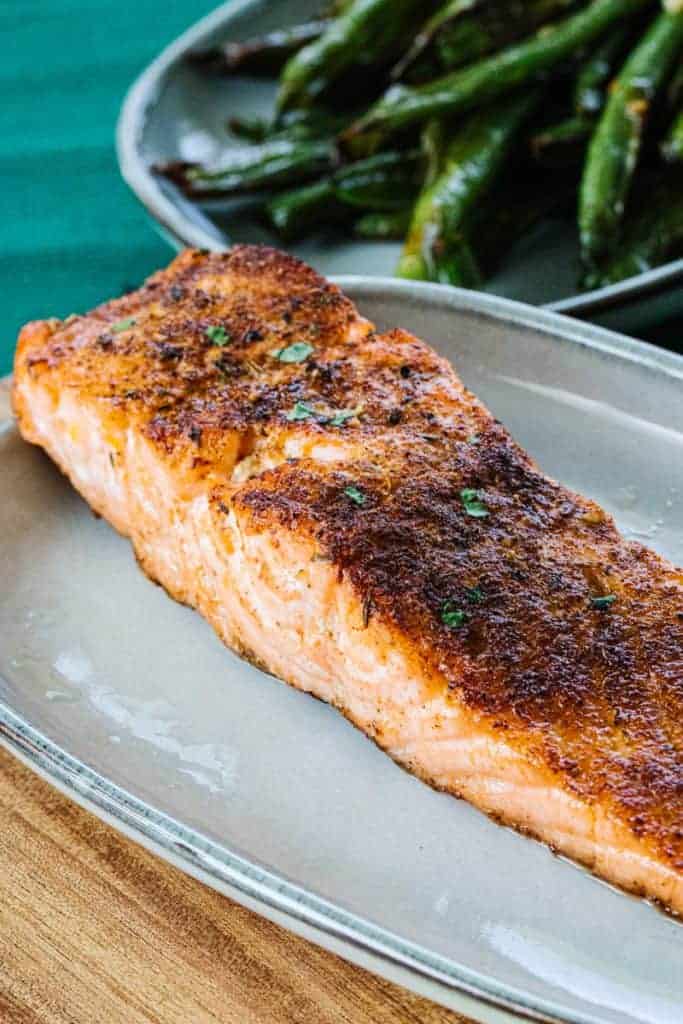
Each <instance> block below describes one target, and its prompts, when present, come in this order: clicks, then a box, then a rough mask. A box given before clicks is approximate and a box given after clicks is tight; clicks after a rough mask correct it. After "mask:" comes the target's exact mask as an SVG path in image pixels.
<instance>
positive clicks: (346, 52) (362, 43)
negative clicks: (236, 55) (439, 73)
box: [277, 0, 425, 113]
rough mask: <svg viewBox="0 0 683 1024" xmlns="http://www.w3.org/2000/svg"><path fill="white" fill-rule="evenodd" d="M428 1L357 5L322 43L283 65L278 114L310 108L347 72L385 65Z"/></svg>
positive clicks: (377, 0)
mask: <svg viewBox="0 0 683 1024" xmlns="http://www.w3.org/2000/svg"><path fill="white" fill-rule="evenodd" d="M424 6H425V5H424V0H354V2H353V3H352V4H350V6H349V7H348V8H346V9H345V10H344V12H343V13H342V14H341V15H340V16H339V17H338V18H335V19H334V21H332V23H331V24H330V26H329V28H328V29H327V31H325V32H323V34H322V35H321V36H320V38H319V39H316V40H315V41H314V42H312V43H310V44H309V45H308V46H305V47H304V48H303V49H302V50H299V52H298V53H296V54H295V55H294V56H293V57H292V58H291V59H290V60H289V61H288V62H287V64H286V65H285V68H284V71H283V73H282V76H281V79H280V90H279V93H278V99H277V109H278V111H279V112H280V113H282V112H283V111H285V110H289V109H290V108H291V107H300V106H307V105H309V104H310V103H311V102H312V101H313V100H314V99H315V98H316V97H317V96H319V95H320V94H321V93H323V92H324V91H325V90H326V89H328V88H329V87H330V86H331V85H332V83H333V82H334V81H336V79H337V78H338V77H339V76H340V75H341V74H342V73H343V72H344V71H346V70H347V69H348V68H350V67H352V66H354V65H356V64H362V65H363V66H368V65H372V64H376V63H377V62H381V61H383V60H385V59H386V58H387V56H389V55H391V54H392V53H393V51H394V50H395V47H396V44H397V43H398V41H399V40H400V39H401V38H402V37H403V36H405V35H406V33H408V32H409V30H410V29H411V28H412V26H413V25H414V24H415V23H416V19H418V18H419V17H420V14H421V12H422V11H423V10H424Z"/></svg>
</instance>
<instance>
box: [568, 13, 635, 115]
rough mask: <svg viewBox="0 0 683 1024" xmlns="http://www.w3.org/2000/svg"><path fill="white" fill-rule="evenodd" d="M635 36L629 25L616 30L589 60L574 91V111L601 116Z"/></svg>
mask: <svg viewBox="0 0 683 1024" xmlns="http://www.w3.org/2000/svg"><path fill="white" fill-rule="evenodd" d="M632 33H633V26H632V24H630V23H629V22H628V21H627V22H626V24H625V25H622V26H619V27H617V28H616V29H615V30H614V31H613V32H611V33H610V34H609V36H608V37H607V38H606V39H605V40H604V41H603V42H602V43H601V44H600V46H598V48H597V50H595V51H594V53H592V54H591V55H590V56H589V57H587V58H586V60H585V62H584V63H583V65H582V67H581V68H580V70H579V73H578V75H577V76H576V85H575V87H574V109H575V111H576V113H577V114H579V115H582V114H583V115H586V116H588V117H591V116H593V115H595V114H598V113H599V112H600V111H601V110H602V108H603V106H604V103H605V94H606V92H607V86H608V85H609V83H610V81H611V80H612V78H613V77H614V75H615V74H616V71H617V67H618V63H619V60H620V58H622V56H623V53H624V50H625V49H626V45H627V43H628V41H629V39H630V37H631V35H632Z"/></svg>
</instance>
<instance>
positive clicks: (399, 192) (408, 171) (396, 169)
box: [332, 150, 424, 212]
mask: <svg viewBox="0 0 683 1024" xmlns="http://www.w3.org/2000/svg"><path fill="white" fill-rule="evenodd" d="M423 177H424V167H423V157H422V153H421V152H420V151H419V150H410V151H408V152H403V151H397V152H388V153H377V154H376V155H375V156H371V157H368V158H367V159H365V160H359V161H357V162H356V163H352V164H347V165H346V166H345V167H340V168H339V170H338V171H337V173H336V174H335V175H334V177H333V179H332V180H333V182H334V192H335V196H336V197H337V199H338V200H339V201H340V202H342V203H346V204H347V205H348V206H356V207H360V208H362V209H366V210H377V211H379V210H383V211H386V212H389V211H391V210H396V209H401V208H402V207H404V206H405V205H406V201H407V200H409V199H411V198H413V197H414V196H415V195H416V194H417V191H418V189H419V187H420V183H421V181H422V180H423Z"/></svg>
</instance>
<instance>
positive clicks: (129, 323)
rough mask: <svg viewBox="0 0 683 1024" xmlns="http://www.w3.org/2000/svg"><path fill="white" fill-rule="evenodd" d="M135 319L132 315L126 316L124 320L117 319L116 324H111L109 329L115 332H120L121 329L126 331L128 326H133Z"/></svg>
mask: <svg viewBox="0 0 683 1024" xmlns="http://www.w3.org/2000/svg"><path fill="white" fill-rule="evenodd" d="M136 323H137V320H136V319H135V317H134V316H128V317H126V319H125V320H119V322H118V323H117V324H112V325H111V329H112V331H113V332H114V333H115V334H120V333H121V331H127V330H128V329H129V328H130V327H135V325H136Z"/></svg>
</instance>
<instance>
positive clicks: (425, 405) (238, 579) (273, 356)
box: [13, 246, 683, 913]
mask: <svg viewBox="0 0 683 1024" xmlns="http://www.w3.org/2000/svg"><path fill="white" fill-rule="evenodd" d="M13 400H14V408H15V411H16V415H17V419H18V423H19V427H20V430H21V432H22V434H23V435H24V437H25V438H26V439H27V440H28V441H31V442H33V443H35V444H39V445H41V446H42V447H43V448H44V449H45V450H46V451H47V452H48V453H49V454H50V455H51V457H52V458H53V459H54V460H55V461H56V462H57V464H58V465H59V466H60V467H61V468H62V470H63V471H64V472H65V473H66V474H67V475H68V476H69V478H70V479H71V481H72V483H73V484H74V486H75V487H76V488H77V489H78V490H79V491H80V493H81V494H82V495H83V496H84V497H85V499H86V500H87V501H88V502H89V503H90V505H91V506H92V507H93V509H94V510H95V511H96V512H98V513H99V514H101V515H103V516H105V517H106V518H107V519H108V520H109V521H110V522H111V523H112V524H113V525H114V526H115V527H116V528H117V529H118V530H120V531H121V532H122V533H124V534H126V535H127V536H129V537H130V538H131V540H132V542H133V544H134V547H135V551H136V554H137V557H138V559H139V561H140V564H141V565H142V566H143V568H144V569H145V571H146V572H147V573H148V574H149V575H150V576H151V577H153V578H154V579H155V580H158V581H159V582H160V583H161V584H163V586H164V587H165V588H166V589H167V590H168V592H169V593H170V594H172V595H173V596H174V597H175V598H177V599H178V600H181V601H184V602H186V603H188V604H190V605H193V606H194V607H196V608H197V609H199V611H200V612H201V613H202V614H203V615H204V616H205V617H206V618H207V619H208V620H209V621H210V622H211V623H212V625H213V626H214V627H215V629H216V630H217V632H218V633H219V635H220V636H221V638H222V639H223V640H224V641H225V643H226V644H228V645H229V646H231V647H233V648H235V649H237V650H238V651H240V652H242V653H243V654H245V655H247V656H248V657H250V658H252V659H253V660H255V661H256V662H257V663H259V664H261V665H263V666H264V667H266V668H267V669H269V670H270V671H271V672H273V673H274V674H276V675H278V676H280V677H281V678H282V679H284V680H286V681H287V682H289V683H291V684H292V685H294V686H296V687H299V688H300V689H302V690H306V691H308V692H311V693H313V694H315V695H317V696H318V697H321V698H322V699H324V700H326V701H328V702H330V703H331V704H333V705H335V706H336V707H337V708H339V709H340V710H341V711H342V712H343V713H344V714H345V715H346V716H347V717H348V718H349V719H351V720H352V721H353V722H355V723H356V724H357V725H358V726H359V727H360V728H361V729H362V730H363V731H364V732H365V733H367V734H368V735H369V736H371V737H372V738H373V739H374V740H375V741H376V742H377V743H378V744H379V745H380V746H382V747H383V748H384V749H385V750H386V751H387V752H388V753H389V754H390V755H391V756H392V757H393V758H395V760H397V761H398V762H400V763H401V764H403V765H404V766H405V767H407V768H408V769H409V770H410V771H412V772H414V773H415V774H417V775H419V776H420V777H421V778H423V779H424V780H426V781H427V782H429V783H431V784H432V785H434V786H437V787H439V788H441V789H444V790H447V791H449V792H451V793H454V794H457V795H459V796H462V797H465V798H467V799H468V800H470V801H471V802H472V803H474V804H475V805H477V806H478V807H480V808H481V809H483V810H484V811H486V812H487V813H489V814H491V815H493V816H495V817H497V818H498V819H500V820H502V821H504V822H506V823H508V824H510V825H513V826H515V827H517V828H519V829H522V830H525V831H527V832H529V833H530V834H532V835H534V836H537V837H538V838H540V839H542V840H544V841H546V842H547V843H549V844H550V845H551V846H553V847H554V848H555V849H557V850H559V851H562V852H564V853H566V854H568V855H569V856H571V857H574V858H575V859H577V860H579V861H581V862H583V863H584V864H586V865H588V866H589V867H590V868H592V869H593V870H594V871H595V872H596V873H597V874H599V875H601V876H602V877H603V878H605V879H607V880H609V881H612V882H614V883H616V884H617V885H620V886H622V887H624V888H626V889H629V890H631V891H633V892H636V893H639V894H642V895H645V896H647V897H650V898H651V899H655V900H658V901H660V902H661V903H662V904H664V905H665V906H667V907H668V908H669V909H671V910H673V911H675V912H678V913H680V912H683V758H682V756H681V754H682V750H683V573H682V572H681V570H679V569H676V568H675V567H674V566H673V565H670V564H669V563H667V562H666V561H665V560H664V559H662V558H660V557H659V556H658V555H656V554H654V553H653V552H652V551H649V550H648V549H647V548H645V547H643V546H641V545H639V544H634V543H630V542H626V541H625V540H624V539H623V538H622V537H621V536H620V535H619V533H618V531H617V529H616V527H615V525H614V523H613V521H612V520H611V519H610V517H609V516H608V515H606V513H605V512H604V511H602V509H600V508H599V507H598V506H597V505H596V504H595V503H594V502H592V501H590V500H588V499H586V498H583V497H580V496H579V495H577V494H574V493H572V492H571V491H569V490H567V489H566V488H564V487H562V486H561V485H560V484H558V483H556V482H555V481H553V480H551V479H549V478H548V477H546V476H544V475H543V474H542V472H541V471H540V470H539V468H538V467H537V465H536V464H535V463H534V461H533V460H532V459H531V458H530V457H529V456H528V455H527V454H526V453H525V452H524V451H522V450H521V448H520V447H519V446H518V445H517V444H515V442H514V441H513V440H512V439H511V437H510V436H509V434H508V433H507V432H506V430H505V429H504V427H502V426H501V425H500V424H499V423H498V422H497V421H496V420H495V419H494V418H493V417H492V416H491V414H490V413H489V412H488V411H487V410H486V409H485V408H484V406H483V405H482V404H481V403H480V402H479V401H477V399H476V398H475V397H474V396H473V395H472V394H470V393H469V392H468V391H467V390H466V389H465V388H464V387H463V385H462V384H461V382H460V380H459V379H458V377H457V376H456V374H455V372H454V370H453V369H452V368H451V367H450V365H449V364H448V363H447V362H446V361H445V360H443V359H442V358H440V357H439V356H437V355H436V354H435V353H434V352H433V351H432V350H431V349H430V348H429V347H428V346H427V345H426V344H424V343H423V342H422V341H419V340H418V339H417V338H415V337H413V336H412V335H410V334H408V333H406V332H405V331H402V330H400V329H396V330H393V331H390V332H389V333H385V334H382V333H379V332H377V331H376V330H375V329H374V328H373V325H372V324H371V323H369V322H368V321H367V320H365V319H363V318H362V317H361V316H360V315H359V314H358V312H357V311H356V309H355V308H354V306H353V304H352V303H351V302H350V301H349V300H348V299H347V298H345V297H344V296H343V295H342V294H341V293H340V291H339V290H338V289H337V288H336V287H334V286H332V285H330V284H329V283H327V282H326V281H325V280H323V279H322V278H320V277H319V276H318V275H317V274H315V273H314V272H313V271H312V270H310V269H309V268H308V267H306V266H304V265H303V264H301V263H299V262H298V261H296V260H294V259H291V258H290V257H288V256H285V255H283V254H280V253H278V252H276V251H274V250H271V249H265V248H259V247H249V246H238V247H236V248H234V249H232V250H231V251H229V252H227V253H223V254H207V253H200V252H196V251H188V252H185V253H183V254H182V255H181V256H179V257H178V258H177V259H176V260H174V262H173V263H172V264H171V265H170V266H169V267H168V269H167V270H164V271H162V272H160V273H158V274H156V275H155V276H154V277H152V278H151V279H150V280H149V281H148V282H147V283H146V284H145V285H144V287H142V288H141V289H140V290H139V291H138V292H135V293H134V294H131V295H127V296H125V297H123V298H121V299H117V300H114V301H113V302H109V303H107V304H105V305H103V306H100V307H98V308H97V309H95V310H94V311H93V312H92V313H90V314H89V315H87V316H84V317H70V318H69V319H68V320H66V321H64V322H59V321H56V320H50V321H42V322H36V323H31V324H28V325H27V326H26V327H25V328H24V329H23V331H22V333H21V336H20V339H19V345H18V349H17V355H16V364H15V379H14V393H13ZM586 457H589V456H588V455H587V456H586Z"/></svg>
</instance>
